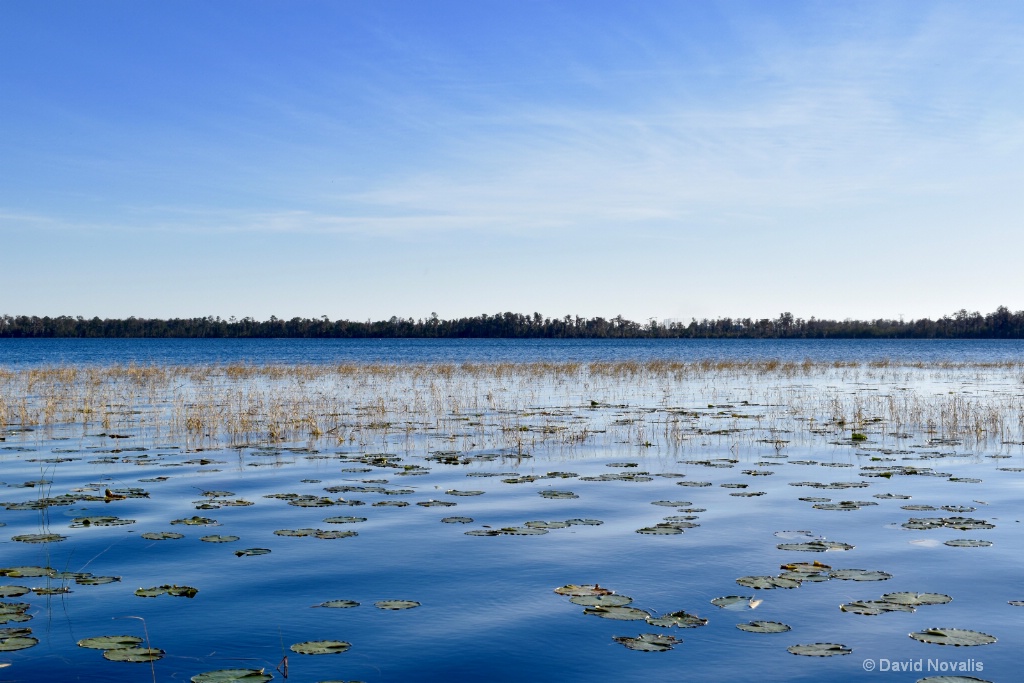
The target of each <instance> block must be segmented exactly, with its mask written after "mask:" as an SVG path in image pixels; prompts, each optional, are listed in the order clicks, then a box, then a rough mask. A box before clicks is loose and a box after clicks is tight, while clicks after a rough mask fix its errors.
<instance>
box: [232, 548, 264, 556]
mask: <svg viewBox="0 0 1024 683" xmlns="http://www.w3.org/2000/svg"><path fill="white" fill-rule="evenodd" d="M268 554H270V548H246V549H245V550H236V551H235V555H237V556H238V557H251V556H254V555H268Z"/></svg>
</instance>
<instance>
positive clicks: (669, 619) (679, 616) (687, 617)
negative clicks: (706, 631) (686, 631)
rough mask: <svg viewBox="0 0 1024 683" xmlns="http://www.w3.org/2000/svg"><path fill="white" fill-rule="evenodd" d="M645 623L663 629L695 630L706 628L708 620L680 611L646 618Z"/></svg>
mask: <svg viewBox="0 0 1024 683" xmlns="http://www.w3.org/2000/svg"><path fill="white" fill-rule="evenodd" d="M647 623H648V624H650V625H651V626H662V627H665V628H670V627H672V626H676V627H678V628H697V627H699V626H706V625H707V623H708V620H707V619H704V618H701V617H698V616H697V615H696V614H690V613H689V612H684V611H682V610H680V611H679V612H669V613H668V614H665V615H662V616H660V617H648V618H647Z"/></svg>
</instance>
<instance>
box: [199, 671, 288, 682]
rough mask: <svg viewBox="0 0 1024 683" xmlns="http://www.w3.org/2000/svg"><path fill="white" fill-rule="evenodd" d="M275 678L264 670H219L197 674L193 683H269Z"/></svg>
mask: <svg viewBox="0 0 1024 683" xmlns="http://www.w3.org/2000/svg"><path fill="white" fill-rule="evenodd" d="M273 678H274V677H273V676H272V675H270V674H268V673H263V669H217V670H216V671H207V672H205V673H201V674H196V675H195V676H193V677H192V678H191V679H189V680H191V681H192V683H267V681H269V680H271V679H273Z"/></svg>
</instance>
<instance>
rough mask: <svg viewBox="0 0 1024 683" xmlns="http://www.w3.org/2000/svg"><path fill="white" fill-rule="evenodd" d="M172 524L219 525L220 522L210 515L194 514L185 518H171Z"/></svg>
mask: <svg viewBox="0 0 1024 683" xmlns="http://www.w3.org/2000/svg"><path fill="white" fill-rule="evenodd" d="M171 524H186V525H188V526H219V525H220V523H219V522H218V521H217V520H215V519H210V518H209V517H199V516H192V517H186V518H184V519H174V520H171Z"/></svg>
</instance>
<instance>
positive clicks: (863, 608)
mask: <svg viewBox="0 0 1024 683" xmlns="http://www.w3.org/2000/svg"><path fill="white" fill-rule="evenodd" d="M839 609H840V610H842V611H843V612H851V613H853V614H862V615H865V616H877V615H879V614H886V613H887V612H915V611H916V610H915V609H914V607H913V606H912V605H905V604H899V603H895V602H887V601H885V600H856V601H854V602H846V603H843V604H842V605H839Z"/></svg>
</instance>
